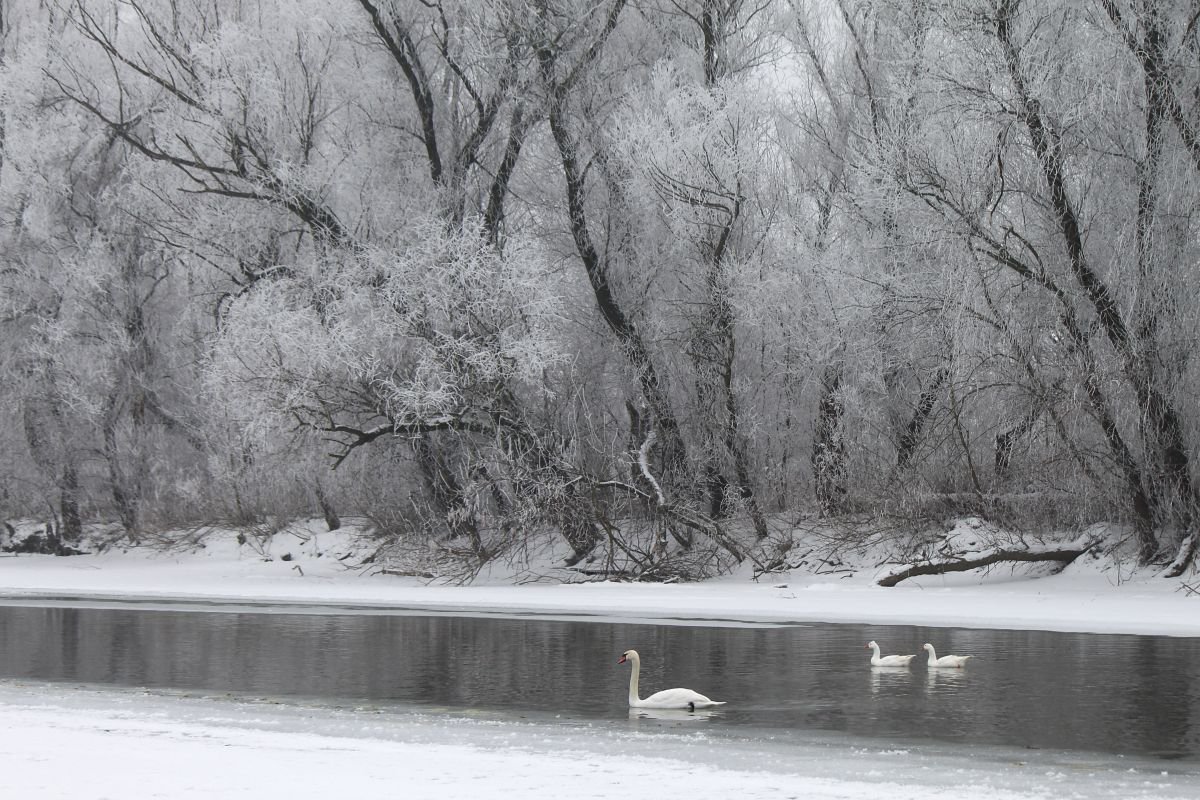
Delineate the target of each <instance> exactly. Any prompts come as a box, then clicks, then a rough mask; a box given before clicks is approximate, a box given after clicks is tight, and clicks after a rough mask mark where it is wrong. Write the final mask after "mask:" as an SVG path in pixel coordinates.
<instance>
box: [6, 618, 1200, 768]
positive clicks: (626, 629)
mask: <svg viewBox="0 0 1200 800" xmlns="http://www.w3.org/2000/svg"><path fill="white" fill-rule="evenodd" d="M871 639H875V640H877V641H878V642H879V643H880V645H881V646H882V647H883V650H884V652H885V653H896V652H909V653H912V652H917V653H919V652H920V650H919V648H920V645H921V643H923V642H927V641H928V642H933V643H934V645H935V646H936V647H937V649H938V652H939V653H940V654H947V653H971V654H974V655H975V656H976V658H975V659H974V660H973V661H972V662H971V665H970V666H969V667H968V668H967V669H966V670H963V671H959V670H952V671H946V670H940V671H933V672H931V671H929V670H927V669H926V668H925V666H924V664H923V663H921V658H920V657H919V658H918V663H915V665H914V666H913V667H912V668H911V669H908V670H895V669H883V670H881V669H872V668H871V667H870V666H869V663H868V658H869V651H867V650H864V649H863V645H864V644H865V643H866V642H867V641H869V640H871ZM0 643H2V646H0V677H7V678H36V679H40V680H52V681H82V682H88V683H101V684H117V685H121V686H141V687H156V688H171V689H193V690H203V691H208V692H236V693H253V694H257V695H266V696H272V697H287V696H292V697H305V698H325V699H329V700H334V701H338V702H354V703H373V704H378V705H383V706H388V705H400V706H411V705H416V706H424V707H439V708H449V709H454V710H468V709H479V710H485V711H496V712H502V713H522V714H530V715H535V716H560V717H563V718H568V719H582V720H593V719H625V718H626V717H627V716H628V713H629V712H628V709H627V707H626V702H625V697H626V692H627V686H628V679H629V671H628V666H618V665H617V663H616V661H617V658H618V657H619V655H620V654H621V652H622V651H623V650H625V649H628V648H630V647H634V648H636V649H638V650H639V651H640V652H641V655H642V659H643V665H642V693H643V695H646V694H649V693H650V692H653V691H657V690H658V689H663V688H670V687H673V686H686V687H689V688H692V689H696V690H697V691H700V692H703V693H704V694H707V695H708V696H710V697H712V698H714V699H720V700H726V701H728V705H727V706H724V707H723V708H722V709H721V710H720V711H719V712H718V713H717V714H715V715H713V716H711V717H708V718H707V719H706V720H704V723H705V724H708V725H711V726H720V727H722V728H724V727H727V726H728V727H730V728H733V727H740V728H741V729H744V730H745V731H746V732H747V733H751V732H752V731H753V732H754V733H756V734H757V735H763V734H765V735H774V734H783V733H784V732H787V731H812V730H819V731H841V732H846V733H851V734H855V735H862V736H874V737H883V738H886V739H889V740H896V741H899V742H901V743H903V742H910V743H916V742H919V741H923V740H925V741H927V740H931V739H932V740H937V741H945V742H961V743H987V744H1004V745H1015V746H1021V747H1034V748H1052V749H1069V750H1090V751H1099V752H1108V753H1122V754H1129V755H1134V754H1140V755H1156V756H1160V757H1164V758H1188V759H1197V758H1200V639H1189V638H1169V637H1152V636H1098V635H1090V634H1062V633H1045V632H1030V631H984V630H963V629H954V628H918V627H906V626H864V625H813V626H805V627H766V628H750V627H744V628H736V627H727V628H710V627H684V626H663V625H646V624H609V623H600V622H564V621H549V620H544V619H538V618H529V619H492V618H485V619H480V618H470V617H456V616H379V615H373V616H368V615H349V614H348V615H329V614H323V615H305V614H262V613H217V612H205V613H201V612H194V611H193V612H189V611H146V610H108V609H92V608H36V607H19V606H0ZM710 730H714V728H710Z"/></svg>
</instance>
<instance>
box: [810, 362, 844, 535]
mask: <svg viewBox="0 0 1200 800" xmlns="http://www.w3.org/2000/svg"><path fill="white" fill-rule="evenodd" d="M842 351H843V348H842V347H841V346H839V348H838V352H837V355H836V357H835V359H834V361H832V362H831V363H830V364H828V365H827V366H826V367H825V372H824V374H822V376H821V401H820V404H819V406H818V407H817V424H816V431H815V432H814V434H813V452H812V467H813V482H814V488H815V491H816V496H817V505H818V506H819V507H820V509H821V515H822V516H826V517H829V516H833V515H835V514H838V513H840V512H841V510H842V503H843V502H844V501H845V499H846V484H845V480H846V438H845V435H844V432H843V431H842V414H843V413H844V412H845V407H844V406H843V404H842V377H843V375H844V373H845V367H846V364H845V362H844V361H843V360H842V358H841V353H842Z"/></svg>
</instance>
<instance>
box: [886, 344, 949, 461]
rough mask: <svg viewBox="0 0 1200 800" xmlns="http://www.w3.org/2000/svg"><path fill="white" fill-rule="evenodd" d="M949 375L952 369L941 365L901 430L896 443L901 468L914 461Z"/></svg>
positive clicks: (923, 390) (897, 457)
mask: <svg viewBox="0 0 1200 800" xmlns="http://www.w3.org/2000/svg"><path fill="white" fill-rule="evenodd" d="M949 377H950V370H949V369H947V368H946V367H939V368H938V370H937V371H936V372H935V373H933V379H932V380H931V381H930V382H929V385H928V386H926V387H925V388H924V389H922V390H921V396H920V398H918V400H917V406H916V408H914V409H913V413H912V416H911V417H909V420H908V423H907V424H906V425H905V426H904V429H903V430H902V431H901V432H900V441H899V442H898V443H897V444H896V466H897V467H899V468H900V469H904V468H906V467H908V466H909V464H910V463H911V462H912V458H913V456H914V455H915V454H916V450H917V446H918V445H920V444H921V437H922V435H923V434H924V432H925V423H927V422H928V421H929V417H930V416H931V415H932V414H933V409H934V406H935V405H937V401H938V398H939V397H940V396H941V393H942V386H943V385H944V384H945V383H946V379H947V378H949Z"/></svg>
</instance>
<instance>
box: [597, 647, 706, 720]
mask: <svg viewBox="0 0 1200 800" xmlns="http://www.w3.org/2000/svg"><path fill="white" fill-rule="evenodd" d="M626 661H631V662H633V671H632V672H631V673H630V674H629V707H630V708H686V709H687V710H688V711H695V710H696V709H698V708H712V707H713V706H723V705H725V701H724V700H709V699H708V698H707V697H705V696H704V695H702V694H700V693H699V692H693V691H692V690H691V689H664V690H662V691H661V692H655V693H654V694H652V695H650V696H649V697H647V698H645V699H642V698H640V697H638V677H639V676H640V674H641V671H642V659H641V657H640V656H639V655H638V651H637V650H626V651H625V652H624V653H622V654H621V658H620V659H618V660H617V663H618V664H624V663H625V662H626Z"/></svg>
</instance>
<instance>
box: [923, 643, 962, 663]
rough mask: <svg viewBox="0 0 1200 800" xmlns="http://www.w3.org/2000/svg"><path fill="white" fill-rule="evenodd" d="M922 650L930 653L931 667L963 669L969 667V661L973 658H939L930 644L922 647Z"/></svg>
mask: <svg viewBox="0 0 1200 800" xmlns="http://www.w3.org/2000/svg"><path fill="white" fill-rule="evenodd" d="M921 649H922V650H928V651H929V666H931V667H954V668H956V669H962V668H963V667H965V666H966V665H967V659H968V658H971V656H942V657H941V658H938V654H937V651H936V650H934V649H933V645H931V644H929V643H928V642H926V643H925V644H924V645H922V647H921Z"/></svg>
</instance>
